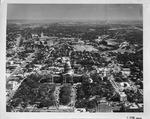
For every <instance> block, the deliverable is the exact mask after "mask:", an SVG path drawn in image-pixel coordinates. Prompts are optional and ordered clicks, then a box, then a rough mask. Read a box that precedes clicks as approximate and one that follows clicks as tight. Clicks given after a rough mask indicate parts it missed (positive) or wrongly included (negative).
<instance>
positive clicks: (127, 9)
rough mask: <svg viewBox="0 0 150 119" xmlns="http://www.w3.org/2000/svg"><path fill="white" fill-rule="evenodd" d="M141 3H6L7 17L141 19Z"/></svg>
mask: <svg viewBox="0 0 150 119" xmlns="http://www.w3.org/2000/svg"><path fill="white" fill-rule="evenodd" d="M142 9H143V7H142V4H8V8H7V19H42V20H47V19H60V20H61V19H62V20H82V19H86V20H114V19H117V20H120V19H122V20H141V19H142V18H143V10H142Z"/></svg>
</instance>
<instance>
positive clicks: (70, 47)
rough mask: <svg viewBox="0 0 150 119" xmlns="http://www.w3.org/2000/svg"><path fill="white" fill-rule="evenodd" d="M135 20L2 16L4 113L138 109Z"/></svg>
mask: <svg viewBox="0 0 150 119" xmlns="http://www.w3.org/2000/svg"><path fill="white" fill-rule="evenodd" d="M143 108H144V107H143V24H142V22H141V21H138V20H137V21H127V20H126V21H117V20H112V21H106V20H103V21H93V20H87V21H84V20H83V21H81V20H80V21H76V20H74V21H69V20H67V21H65V20H62V21H61V20H56V21H49V20H45V21H44V20H43V21H41V20H39V21H38V20H36V21H34V20H28V21H26V20H7V35H6V109H7V110H6V111H7V112H72V113H77V112H79V113H81V112H86V113H99V112H110V113H113V112H114V113H117V112H143Z"/></svg>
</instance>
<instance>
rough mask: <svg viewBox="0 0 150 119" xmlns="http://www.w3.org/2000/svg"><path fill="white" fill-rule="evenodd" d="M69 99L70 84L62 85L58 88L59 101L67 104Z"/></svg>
mask: <svg viewBox="0 0 150 119" xmlns="http://www.w3.org/2000/svg"><path fill="white" fill-rule="evenodd" d="M70 101H71V86H63V87H61V89H60V94H59V102H60V104H62V105H67V104H68V103H69V102H70Z"/></svg>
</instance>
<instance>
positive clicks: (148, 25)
mask: <svg viewBox="0 0 150 119" xmlns="http://www.w3.org/2000/svg"><path fill="white" fill-rule="evenodd" d="M1 3H2V4H1V6H0V12H1V14H0V15H1V16H0V17H1V18H0V25H1V26H0V56H1V58H0V63H1V65H0V80H1V83H0V119H11V118H13V119H27V118H29V119H30V118H31V119H41V118H42V119H43V118H44V119H49V118H90V119H93V118H98V119H99V118H103V119H106V118H107V119H112V118H114V119H127V117H130V116H134V117H135V119H136V117H142V119H150V114H149V112H150V111H149V109H150V103H149V102H150V99H149V94H150V91H149V90H148V89H149V87H150V83H149V80H150V76H149V71H150V63H149V62H150V52H149V51H150V47H149V46H150V45H149V43H150V33H149V31H150V1H149V0H101V1H98V0H74V1H73V0H62V1H58V0H2V2H1ZM8 3H30V4H46V3H47V4H48V3H49V4H53V3H55V4H143V34H144V36H143V45H144V46H143V48H144V76H143V77H144V113H78V114H75V113H48V112H46V113H44V112H41V113H35V112H34V113H25V112H23V113H21V112H20V113H9V112H6V111H5V110H6V97H5V59H6V57H5V56H6V37H5V36H6V17H7V4H8Z"/></svg>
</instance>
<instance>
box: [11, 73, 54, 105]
mask: <svg viewBox="0 0 150 119" xmlns="http://www.w3.org/2000/svg"><path fill="white" fill-rule="evenodd" d="M41 78H42V76H41V75H38V74H32V75H30V76H29V77H27V79H25V81H24V82H23V83H22V84H21V86H20V87H19V89H18V90H17V92H16V94H15V95H14V97H13V98H12V101H11V102H10V104H11V106H13V107H17V106H18V105H20V104H21V106H22V107H23V108H25V107H26V106H27V105H34V104H36V103H38V108H41V107H49V106H52V105H55V98H54V95H53V92H54V90H55V84H46V83H45V84H44V83H40V82H38V81H39V80H40V79H41Z"/></svg>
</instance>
